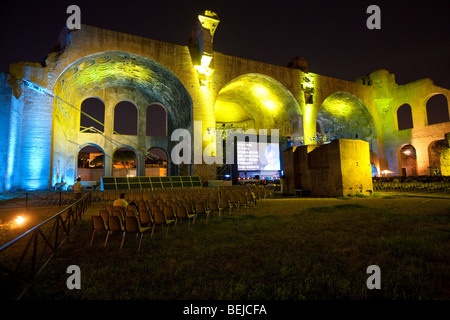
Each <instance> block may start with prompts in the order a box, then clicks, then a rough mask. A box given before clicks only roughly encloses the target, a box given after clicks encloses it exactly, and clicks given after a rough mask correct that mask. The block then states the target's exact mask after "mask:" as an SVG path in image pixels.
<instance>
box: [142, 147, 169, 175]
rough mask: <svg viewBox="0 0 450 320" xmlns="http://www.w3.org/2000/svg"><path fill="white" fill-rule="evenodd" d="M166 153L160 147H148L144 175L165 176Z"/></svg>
mask: <svg viewBox="0 0 450 320" xmlns="http://www.w3.org/2000/svg"><path fill="white" fill-rule="evenodd" d="M167 162H168V161H167V153H166V151H164V150H163V149H161V148H150V149H148V154H147V157H146V159H145V175H146V176H150V177H165V176H167Z"/></svg>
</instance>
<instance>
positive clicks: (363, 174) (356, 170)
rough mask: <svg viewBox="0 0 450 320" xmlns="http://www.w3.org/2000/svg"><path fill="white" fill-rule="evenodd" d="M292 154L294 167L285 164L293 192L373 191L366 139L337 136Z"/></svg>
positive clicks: (323, 194) (340, 193)
mask: <svg viewBox="0 0 450 320" xmlns="http://www.w3.org/2000/svg"><path fill="white" fill-rule="evenodd" d="M291 153H292V151H291ZM286 156H289V154H285V155H284V157H286ZM290 156H291V158H292V161H291V165H292V166H293V168H291V169H288V168H286V164H284V172H285V174H286V176H287V179H288V181H289V184H290V185H289V188H290V191H292V188H294V190H295V189H301V190H302V194H306V195H308V194H310V195H311V196H316V197H339V196H347V195H356V194H364V195H369V194H371V193H372V192H373V184H372V170H371V164H370V151H369V144H368V143H367V142H365V141H362V140H350V139H336V140H333V141H332V142H331V143H329V144H325V145H321V146H319V147H316V148H314V147H312V146H302V147H299V148H297V149H296V150H295V152H293V153H292V154H291V155H290ZM283 160H284V159H283Z"/></svg>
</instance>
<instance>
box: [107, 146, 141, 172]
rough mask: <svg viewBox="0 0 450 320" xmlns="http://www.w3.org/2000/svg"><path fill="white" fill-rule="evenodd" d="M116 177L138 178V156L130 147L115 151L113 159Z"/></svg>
mask: <svg viewBox="0 0 450 320" xmlns="http://www.w3.org/2000/svg"><path fill="white" fill-rule="evenodd" d="M112 164H113V170H112V171H113V176H114V177H136V176H137V171H136V168H137V155H136V151H135V150H133V149H132V148H129V147H121V148H118V149H116V150H115V151H114V153H113V157H112Z"/></svg>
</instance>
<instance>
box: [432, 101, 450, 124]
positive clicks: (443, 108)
mask: <svg viewBox="0 0 450 320" xmlns="http://www.w3.org/2000/svg"><path fill="white" fill-rule="evenodd" d="M426 110H427V119H428V125H431V124H438V123H442V122H447V121H450V120H449V114H448V101H447V98H446V97H445V96H444V95H443V94H436V95H434V96H432V97H431V98H430V99H428V101H427V103H426Z"/></svg>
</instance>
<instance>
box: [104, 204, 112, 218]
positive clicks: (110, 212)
mask: <svg viewBox="0 0 450 320" xmlns="http://www.w3.org/2000/svg"><path fill="white" fill-rule="evenodd" d="M105 207H106V210H108V212H109V215H110V216H112V215H113V210H114V206H113V205H112V204H107V205H105Z"/></svg>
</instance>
